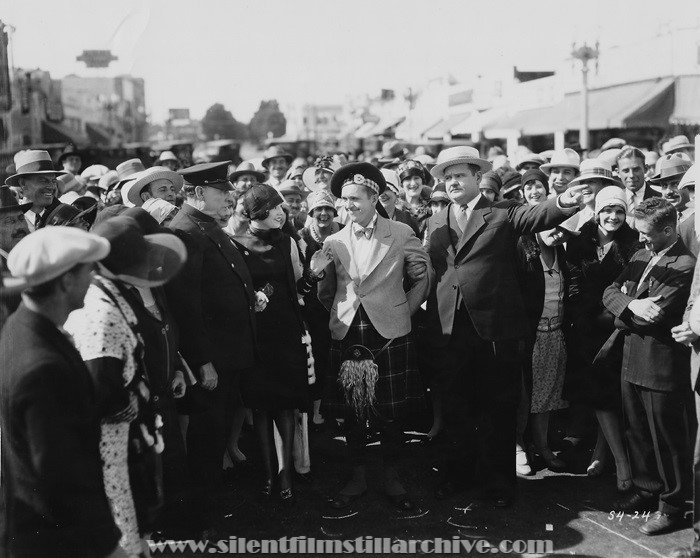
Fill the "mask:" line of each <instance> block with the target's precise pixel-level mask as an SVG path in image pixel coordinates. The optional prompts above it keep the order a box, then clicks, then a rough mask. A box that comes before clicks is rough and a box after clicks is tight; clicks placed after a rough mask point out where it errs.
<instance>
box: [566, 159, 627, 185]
mask: <svg viewBox="0 0 700 558" xmlns="http://www.w3.org/2000/svg"><path fill="white" fill-rule="evenodd" d="M593 178H595V179H598V180H600V181H602V182H603V183H607V184H613V185H615V186H619V187H620V188H622V187H623V184H622V182H620V181H619V180H618V179H617V178H616V177H615V175H614V174H613V173H612V167H611V166H610V164H609V163H608V162H607V161H604V160H602V159H586V160H585V161H583V162H582V163H581V167H580V174H579V175H578V176H577V177H576V178H574V179H573V180H572V181H571V182H569V187H571V186H575V185H576V184H581V183H582V182H586V181H588V180H590V179H593Z"/></svg>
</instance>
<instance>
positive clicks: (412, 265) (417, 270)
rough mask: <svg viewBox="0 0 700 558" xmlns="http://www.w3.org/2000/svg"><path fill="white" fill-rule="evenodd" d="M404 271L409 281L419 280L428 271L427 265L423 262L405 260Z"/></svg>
mask: <svg viewBox="0 0 700 558" xmlns="http://www.w3.org/2000/svg"><path fill="white" fill-rule="evenodd" d="M406 273H407V274H408V277H409V278H410V279H411V281H420V280H421V279H423V278H424V277H425V275H426V274H427V273H428V266H427V265H426V263H425V262H421V261H416V262H407V263H406Z"/></svg>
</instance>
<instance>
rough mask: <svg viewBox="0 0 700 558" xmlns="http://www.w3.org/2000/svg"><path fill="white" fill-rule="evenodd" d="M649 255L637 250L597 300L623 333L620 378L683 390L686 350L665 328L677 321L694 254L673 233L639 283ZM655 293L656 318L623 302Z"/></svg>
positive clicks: (684, 386) (687, 290)
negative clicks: (669, 245)
mask: <svg viewBox="0 0 700 558" xmlns="http://www.w3.org/2000/svg"><path fill="white" fill-rule="evenodd" d="M651 257H652V254H651V252H649V251H648V250H639V251H638V252H637V253H636V254H635V255H634V256H633V257H632V259H631V260H630V263H629V264H628V265H627V267H625V269H624V270H623V271H622V273H621V274H620V276H619V277H618V278H617V279H615V282H614V283H613V284H612V285H610V286H609V287H608V288H607V289H605V292H604V293H603V304H604V305H605V307H606V308H607V309H608V310H610V312H612V313H613V314H614V315H615V317H616V318H617V319H616V320H615V325H616V326H617V328H618V329H621V330H622V331H623V332H624V333H625V334H626V337H625V348H624V354H623V362H622V379H623V380H626V381H628V382H630V383H633V384H636V385H639V386H642V387H645V388H649V389H654V390H658V391H676V390H683V389H686V390H687V389H688V373H689V368H688V366H689V350H688V348H687V347H684V346H682V345H680V344H679V343H676V342H675V341H674V340H673V337H672V336H671V328H673V327H675V326H677V325H679V324H680V323H681V322H682V321H683V312H684V310H685V307H686V303H687V301H688V296H689V294H690V285H691V281H692V278H693V270H694V268H695V257H694V256H693V255H692V254H691V253H690V251H689V250H688V249H687V248H686V246H685V244H683V241H682V240H681V239H680V238H679V239H678V241H677V242H676V244H675V245H674V246H673V247H672V248H671V249H670V250H669V251H668V252H667V253H666V254H665V255H664V256H662V257H661V259H660V260H659V262H658V263H657V264H656V265H655V266H654V267H653V268H652V269H651V271H650V273H649V275H648V277H647V278H646V279H645V281H644V283H641V284H640V283H639V280H640V279H641V277H642V274H643V273H644V270H645V269H646V267H647V264H648V263H649V260H651ZM623 287H624V289H625V290H626V294H625V293H624V292H623V290H622V289H623ZM655 296H661V297H662V298H661V299H660V300H659V301H658V302H657V303H656V304H658V305H659V306H660V307H661V308H662V309H663V312H664V313H663V317H662V319H661V320H660V321H659V322H658V323H656V324H650V323H648V322H646V321H645V320H642V319H641V318H638V317H636V316H635V315H634V314H633V313H632V311H631V310H630V309H629V308H628V306H629V303H630V302H631V301H632V300H634V299H641V298H650V297H655Z"/></svg>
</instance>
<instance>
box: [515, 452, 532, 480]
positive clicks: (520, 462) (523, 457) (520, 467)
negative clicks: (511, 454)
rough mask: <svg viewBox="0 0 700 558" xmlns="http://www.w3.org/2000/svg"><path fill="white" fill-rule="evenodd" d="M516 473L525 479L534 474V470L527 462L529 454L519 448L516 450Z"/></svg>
mask: <svg viewBox="0 0 700 558" xmlns="http://www.w3.org/2000/svg"><path fill="white" fill-rule="evenodd" d="M515 472H516V473H517V474H518V475H522V476H525V477H527V476H529V475H531V474H532V468H531V467H530V464H529V463H528V462H527V453H525V450H523V449H522V448H521V447H519V446H516V449H515Z"/></svg>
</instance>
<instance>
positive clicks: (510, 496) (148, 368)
mask: <svg viewBox="0 0 700 558" xmlns="http://www.w3.org/2000/svg"><path fill="white" fill-rule="evenodd" d="M661 151H662V153H661V154H658V153H656V152H654V151H648V150H641V149H639V148H637V147H634V146H631V145H627V144H626V143H625V141H624V140H620V139H617V138H615V139H612V140H610V141H609V142H607V143H606V144H605V145H603V146H602V147H601V149H597V150H595V151H593V152H590V153H588V154H587V157H586V158H584V159H583V160H581V155H580V154H579V153H578V152H577V151H575V150H573V149H570V148H565V149H562V150H556V151H550V152H545V153H541V154H537V153H532V152H530V151H528V150H522V151H519V153H518V157H517V160H515V161H510V160H509V159H508V157H507V156H506V155H505V153H504V152H503V151H502V150H501V149H500V148H498V147H494V148H491V149H490V150H489V151H488V153H487V154H486V155H484V156H482V154H481V153H480V152H479V151H478V150H477V149H476V148H474V147H471V146H466V145H462V146H455V147H448V148H446V149H443V150H442V151H440V152H439V153H438V154H437V157H435V158H433V157H432V156H431V155H429V154H427V153H426V152H425V151H422V150H416V152H414V153H411V152H409V151H408V149H406V148H405V147H403V146H402V145H401V144H400V143H398V142H395V141H394V142H388V143H387V144H385V145H384V147H383V150H382V153H381V154H371V153H365V154H362V155H360V156H350V155H349V154H347V153H339V152H337V153H328V154H325V155H322V156H319V157H317V158H315V159H314V160H313V161H311V160H307V159H304V158H295V157H294V156H292V155H291V154H289V153H287V152H285V151H284V149H282V148H281V147H273V148H270V149H269V150H268V151H267V152H266V153H265V156H264V158H262V159H260V160H252V161H244V162H243V163H241V164H240V165H238V166H235V165H232V164H230V162H228V161H225V162H214V163H198V164H195V165H193V166H190V167H187V168H180V164H179V161H178V160H177V157H175V156H174V155H173V154H172V153H170V152H164V153H162V154H161V155H160V156H159V158H158V159H157V160H156V161H154V162H153V163H155V164H154V166H150V167H148V168H146V166H145V165H144V164H143V162H142V161H141V160H139V159H131V160H128V161H124V162H122V163H121V164H119V165H118V166H117V167H116V169H113V170H112V169H108V168H107V167H105V166H102V165H91V166H89V167H88V168H86V169H82V168H81V167H82V159H81V153H80V152H79V151H77V150H74V149H71V150H66V152H65V153H63V154H62V155H61V157H60V158H59V160H58V161H57V162H56V164H54V161H52V159H51V157H50V155H49V153H47V152H45V151H41V150H26V151H21V152H19V153H17V154H16V155H15V157H14V163H13V165H11V168H8V173H9V177H8V178H7V179H6V181H5V185H4V186H2V187H0V255H1V256H2V258H1V259H0V261H1V262H2V271H3V275H2V288H1V290H0V294H1V297H0V313H1V314H0V320H1V322H0V324H1V326H2V333H1V335H0V361H1V362H2V374H1V375H0V433H1V444H2V468H1V470H0V473H1V476H2V488H3V491H2V495H3V499H2V500H3V506H2V508H3V510H4V511H3V516H4V521H3V533H2V534H3V541H4V543H5V545H6V548H7V552H8V553H9V554H8V555H9V556H16V557H30V556H31V557H35V556H37V557H38V556H80V557H98V556H99V557H103V556H146V555H148V552H149V551H148V548H147V546H146V545H145V543H144V537H146V536H147V535H150V534H152V533H153V532H154V531H164V532H166V533H170V534H173V535H174V536H179V537H183V536H184V535H185V534H190V533H192V529H193V527H196V533H197V536H192V537H190V538H199V537H200V536H201V537H210V536H211V535H212V534H211V532H210V530H209V529H210V527H211V525H212V524H213V522H214V519H215V517H216V514H217V510H218V505H219V503H220V502H221V501H222V498H223V497H224V495H225V491H224V490H223V489H222V483H223V473H222V469H223V467H224V463H228V464H229V465H230V464H231V463H232V462H233V463H235V462H240V461H243V460H245V459H246V456H245V455H244V454H243V453H242V452H241V449H240V448H239V445H238V444H239V438H240V436H241V431H242V429H243V426H244V424H245V422H246V420H250V419H252V426H253V431H254V433H255V439H256V443H257V452H256V457H255V458H256V459H257V460H258V461H257V464H258V467H257V469H256V470H257V471H258V472H259V475H260V478H259V483H260V484H259V494H260V498H261V499H270V500H271V499H275V500H276V501H278V502H281V503H282V504H283V505H284V506H289V509H290V513H291V509H292V506H293V505H294V504H295V502H296V496H295V488H294V482H295V479H299V478H304V477H305V476H306V477H307V478H310V470H311V466H312V463H313V458H314V456H313V455H312V454H311V452H310V451H309V430H310V429H311V430H312V429H313V427H314V426H315V425H320V424H323V423H324V422H326V423H329V422H331V421H332V422H333V423H334V424H336V425H337V426H338V427H341V428H342V432H343V435H344V437H345V440H346V445H347V476H346V477H345V478H344V480H343V483H341V484H342V487H341V488H340V489H339V490H338V491H337V492H336V493H335V494H333V495H331V497H330V498H329V499H328V501H327V505H328V506H329V507H330V508H332V509H335V510H343V509H346V508H348V507H350V506H352V505H353V504H355V503H356V502H357V501H358V500H359V499H360V498H362V497H363V496H364V495H365V494H366V493H367V490H368V484H369V480H370V479H368V476H367V474H366V469H367V450H366V444H367V431H368V429H371V431H372V432H378V436H379V440H380V441H381V444H380V448H381V449H380V451H381V457H382V463H383V468H382V474H381V477H380V481H381V486H382V490H383V492H384V494H385V496H386V498H387V500H388V502H389V504H390V505H391V506H393V507H394V508H395V509H396V510H397V511H398V512H399V513H404V512H408V513H411V512H413V511H415V510H416V509H417V503H416V501H415V498H414V497H413V495H412V490H411V487H410V486H407V485H406V483H405V482H404V480H403V479H404V475H403V474H402V462H401V461H402V457H401V456H402V452H401V451H399V450H400V448H401V447H402V445H403V436H404V433H403V432H404V431H403V426H404V424H405V422H406V421H407V420H409V419H411V417H415V416H416V415H417V414H419V413H421V412H423V411H424V410H425V409H426V408H427V409H430V417H431V420H432V423H431V424H430V428H429V429H428V432H427V436H426V441H427V442H430V441H432V440H436V439H438V438H441V439H442V440H443V442H444V443H441V444H439V445H438V444H435V445H434V446H431V447H439V448H440V452H441V454H440V456H439V457H440V459H441V461H442V463H443V465H442V466H441V467H440V471H441V473H442V479H441V481H440V482H439V484H438V485H437V486H436V487H435V491H434V496H435V498H437V499H449V498H452V497H454V496H455V495H457V494H459V493H461V492H463V491H465V490H468V489H472V488H475V487H478V488H479V489H480V492H481V494H480V496H481V497H482V498H483V499H484V500H485V501H486V502H489V503H491V504H493V505H494V506H495V507H497V508H507V507H509V506H510V505H511V504H512V502H513V500H514V499H515V497H516V495H517V482H516V479H517V477H518V475H531V474H533V470H534V468H535V467H536V466H538V465H539V466H544V467H547V468H549V469H550V470H552V471H555V472H559V471H565V470H567V469H569V468H570V467H571V465H572V463H571V461H570V460H571V458H572V456H573V455H575V454H576V451H577V449H579V450H580V449H581V448H583V447H584V445H585V444H584V442H583V441H584V439H585V438H586V434H587V432H589V431H590V430H591V425H593V431H594V432H597V439H596V440H595V442H594V448H593V452H592V457H591V458H590V462H588V465H587V473H588V475H590V476H592V477H596V476H600V475H601V474H602V473H603V471H604V470H605V467H606V466H608V465H609V466H612V465H613V463H614V468H615V474H616V477H617V483H616V484H617V490H618V491H619V493H620V494H619V495H618V496H617V497H615V498H613V497H611V508H612V509H615V510H618V511H634V510H652V511H654V512H655V513H654V514H653V515H652V517H651V519H650V520H649V521H647V522H645V524H644V525H643V526H642V527H641V530H642V532H643V533H645V534H646V535H655V534H660V533H665V532H669V531H672V530H675V529H677V528H679V527H680V526H681V525H682V524H683V516H684V512H685V511H686V509H685V508H686V505H685V503H686V501H687V500H688V499H692V494H693V479H694V478H695V480H696V482H697V480H700V479H698V478H697V477H698V475H699V474H700V449H698V448H699V447H700V443H698V445H697V447H696V446H695V444H696V441H695V440H696V432H697V418H696V413H694V412H693V409H695V410H696V412H697V413H700V395H699V394H700V389H698V386H697V376H698V364H699V363H698V360H697V359H698V355H699V354H700V342H699V341H698V339H699V335H700V306H698V307H694V305H693V303H694V301H695V299H696V298H697V296H698V294H700V271H696V257H697V254H698V250H699V249H700V243H699V242H698V238H697V234H696V230H695V215H694V211H695V210H694V196H695V183H696V178H697V176H698V168H697V165H695V164H694V162H693V161H694V149H693V145H692V144H691V143H690V142H689V141H688V139H687V138H686V137H684V136H676V137H674V138H671V139H669V140H668V141H667V142H665V143H664V145H663V146H662V150H661ZM309 163H311V164H309ZM81 170H82V172H81ZM563 410H566V411H565V412H562V411H563ZM552 416H555V417H557V420H559V421H560V422H559V426H560V428H562V429H563V430H564V434H565V437H564V440H563V442H561V443H560V444H558V445H557V446H554V444H553V439H552V438H553V437H552V436H551V434H550V418H551V417H552ZM695 503H696V505H698V506H700V499H698V498H696V502H695ZM694 511H695V528H696V534H697V537H696V540H695V542H694V544H693V545H692V546H691V547H690V548H685V549H679V550H678V551H677V552H676V554H675V556H700V513H699V510H698V509H697V508H694Z"/></svg>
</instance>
